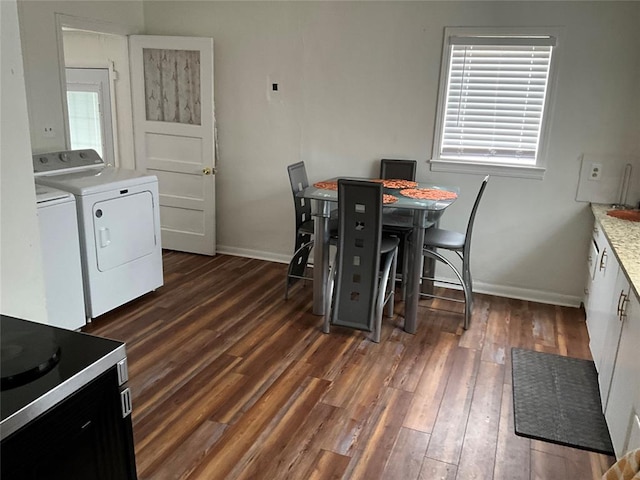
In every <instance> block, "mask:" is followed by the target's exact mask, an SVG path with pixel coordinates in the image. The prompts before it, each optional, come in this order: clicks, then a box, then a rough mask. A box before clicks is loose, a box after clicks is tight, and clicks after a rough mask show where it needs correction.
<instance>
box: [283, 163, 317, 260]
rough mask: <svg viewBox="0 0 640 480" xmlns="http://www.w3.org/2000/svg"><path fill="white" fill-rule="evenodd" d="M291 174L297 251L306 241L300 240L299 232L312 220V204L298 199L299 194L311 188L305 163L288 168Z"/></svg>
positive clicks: (300, 198)
mask: <svg viewBox="0 0 640 480" xmlns="http://www.w3.org/2000/svg"><path fill="white" fill-rule="evenodd" d="M287 171H288V172H289V182H290V183H291V193H292V194H293V204H294V206H295V209H296V248H295V249H296V250H297V249H298V248H300V246H301V245H302V243H303V241H308V240H306V239H302V238H300V235H298V230H299V229H300V226H301V225H302V224H303V223H304V222H306V221H307V220H311V202H310V201H309V200H307V199H305V198H302V197H298V193H299V192H301V191H302V190H304V189H305V188H307V187H308V186H309V179H308V178H307V169H306V168H305V166H304V162H298V163H294V164H293V165H289V166H288V167H287Z"/></svg>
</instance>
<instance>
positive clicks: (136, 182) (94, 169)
mask: <svg viewBox="0 0 640 480" xmlns="http://www.w3.org/2000/svg"><path fill="white" fill-rule="evenodd" d="M33 171H34V174H35V180H36V183H37V184H40V185H47V186H50V187H53V188H57V189H60V190H63V191H65V192H69V193H72V194H73V195H74V196H75V199H76V206H77V210H78V226H79V229H80V252H81V258H82V273H83V278H84V292H85V307H86V313H87V319H88V321H91V319H93V318H96V317H98V316H100V315H102V314H103V313H106V312H108V311H110V310H113V309H114V308H116V307H119V306H120V305H123V304H125V303H127V302H129V301H131V300H133V299H135V298H138V297H140V296H141V295H144V294H145V293H148V292H151V291H153V290H155V289H157V288H158V287H160V286H162V284H163V277H162V246H161V243H160V212H159V201H158V179H157V177H156V176H155V175H147V174H145V173H141V172H138V171H135V170H128V169H122V168H114V167H112V166H109V165H105V163H104V161H103V160H102V159H101V158H100V156H99V155H98V154H97V153H96V152H95V151H94V150H70V151H63V152H53V153H47V154H38V155H34V156H33Z"/></svg>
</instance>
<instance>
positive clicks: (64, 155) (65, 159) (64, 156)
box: [58, 153, 69, 162]
mask: <svg viewBox="0 0 640 480" xmlns="http://www.w3.org/2000/svg"><path fill="white" fill-rule="evenodd" d="M58 158H59V159H60V161H62V162H68V161H69V154H68V153H61V154H60V155H58Z"/></svg>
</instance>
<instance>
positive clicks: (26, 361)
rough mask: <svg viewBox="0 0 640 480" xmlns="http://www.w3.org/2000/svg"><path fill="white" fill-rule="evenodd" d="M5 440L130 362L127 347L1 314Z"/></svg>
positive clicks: (1, 399) (2, 426)
mask: <svg viewBox="0 0 640 480" xmlns="http://www.w3.org/2000/svg"><path fill="white" fill-rule="evenodd" d="M0 343H1V344H2V345H1V346H2V355H1V363H0V376H1V377H2V380H1V385H0V387H1V388H0V411H1V424H0V430H1V438H2V439H4V438H6V437H7V436H9V435H10V434H11V433H13V432H14V431H16V430H18V429H19V428H21V427H22V426H23V425H24V424H25V423H26V422H28V421H30V420H31V419H33V418H35V417H36V416H37V415H39V414H41V413H43V412H44V411H46V410H48V409H49V408H51V407H53V406H54V405H56V404H57V403H58V402H60V401H62V400H64V399H65V398H66V397H67V396H69V395H70V394H72V393H73V392H75V391H76V390H78V389H80V388H81V387H82V386H84V385H86V384H87V383H88V382H90V381H91V380H93V379H94V378H96V377H97V376H99V375H100V374H102V373H103V372H105V371H106V370H107V369H109V368H112V367H114V366H115V365H116V364H117V363H118V362H120V361H122V360H123V359H125V358H126V353H125V348H124V343H122V342H118V341H114V340H108V339H105V338H100V337H96V336H93V335H88V334H84V333H80V332H74V331H70V330H65V329H62V328H57V327H52V326H49V325H43V324H39V323H34V322H30V321H25V320H19V319H17V318H13V317H7V316H4V315H2V316H0Z"/></svg>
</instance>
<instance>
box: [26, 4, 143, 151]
mask: <svg viewBox="0 0 640 480" xmlns="http://www.w3.org/2000/svg"><path fill="white" fill-rule="evenodd" d="M56 14H59V15H66V16H68V17H71V18H72V19H73V20H74V21H75V23H77V24H78V25H82V24H83V22H85V21H86V22H85V23H87V24H90V25H92V29H93V30H96V29H99V30H97V31H103V32H110V33H114V32H117V33H123V34H128V33H139V32H140V31H141V30H142V26H143V19H142V4H141V2H140V1H138V0H128V1H58V0H51V1H36V0H20V1H19V2H18V15H19V19H20V38H21V41H22V51H23V55H24V69H25V77H26V87H27V102H28V105H29V120H30V126H31V144H32V147H33V151H34V153H39V152H46V151H55V150H64V149H65V148H66V141H65V132H64V125H65V123H64V111H63V92H64V89H63V87H62V79H63V78H64V71H63V70H61V69H60V68H59V59H60V57H59V49H58V45H59V44H60V45H61V44H62V39H61V38H60V39H59V38H58V25H57V17H56ZM45 127H53V132H54V134H53V136H51V137H47V136H45V135H44V129H45Z"/></svg>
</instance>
